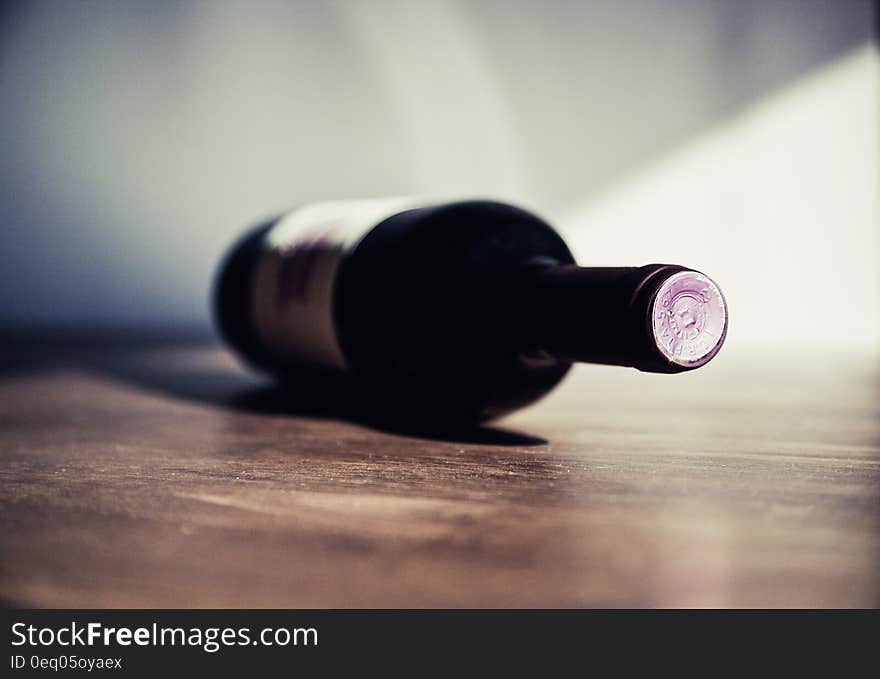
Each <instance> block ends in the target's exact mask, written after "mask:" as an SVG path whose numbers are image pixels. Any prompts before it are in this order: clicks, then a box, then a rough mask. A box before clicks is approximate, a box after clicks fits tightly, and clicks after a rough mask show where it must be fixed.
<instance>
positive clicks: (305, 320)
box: [216, 201, 726, 420]
mask: <svg viewBox="0 0 880 679" xmlns="http://www.w3.org/2000/svg"><path fill="white" fill-rule="evenodd" d="M653 266H654V267H655V268H654V269H651V270H650V271H643V270H641V269H635V268H628V269H619V270H618V269H614V270H611V269H607V270H602V269H581V268H579V267H576V266H575V263H574V258H573V257H572V255H571V252H570V251H569V249H568V247H567V246H566V244H565V243H564V241H563V240H562V238H561V237H560V236H559V235H558V234H557V233H556V231H555V230H554V229H553V228H552V227H550V226H549V225H548V224H547V223H545V222H544V221H543V220H541V219H540V218H538V217H537V216H535V215H533V214H531V213H529V212H526V211H524V210H521V209H519V208H516V207H514V206H511V205H506V204H502V203H496V202H490V201H467V202H459V203H446V204H439V205H428V206H417V205H412V204H411V203H407V202H405V201H391V202H381V201H355V202H351V203H332V204H324V205H319V206H311V207H308V208H304V209H302V210H299V211H294V212H293V213H291V214H289V215H285V216H283V217H281V218H279V219H277V220H274V221H272V222H270V223H268V224H266V225H264V226H263V227H260V228H258V229H257V230H255V231H254V232H253V233H252V234H251V235H250V236H249V237H248V238H246V239H245V240H244V241H243V242H242V243H240V244H239V245H238V246H236V247H235V248H234V249H233V252H232V253H231V255H230V257H229V258H228V259H227V261H226V263H225V264H224V266H223V268H222V270H221V273H220V277H219V284H218V286H217V295H216V304H217V316H218V321H219V326H220V329H221V332H222V334H223V335H224V337H225V338H226V339H227V341H228V342H229V343H230V344H232V345H233V347H235V348H236V349H237V350H238V351H239V352H240V353H241V354H243V355H244V356H245V357H246V358H247V359H248V360H249V361H250V362H251V363H252V364H254V365H256V366H258V367H261V368H263V369H265V370H268V371H270V372H272V373H273V374H275V375H278V376H280V377H282V379H285V380H287V381H294V382H295V381H297V379H298V378H297V376H298V375H302V374H303V371H304V369H306V370H314V369H318V370H319V371H325V372H327V373H333V374H336V375H340V374H342V375H344V376H345V379H346V380H347V381H348V382H349V383H351V384H353V385H356V389H357V390H358V391H359V392H360V394H361V396H362V397H363V398H364V399H366V400H367V401H369V402H370V403H371V404H372V405H374V406H376V407H379V408H383V407H384V408H388V409H392V410H400V411H406V414H407V416H415V417H419V416H420V415H421V416H424V417H426V418H437V417H452V418H455V419H471V420H481V419H487V418H491V417H495V416H498V415H500V414H503V413H505V412H507V411H509V410H512V409H515V408H518V407H521V406H524V405H526V404H528V403H530V402H532V401H534V400H536V399H538V398H540V397H541V396H543V395H544V394H546V393H547V392H548V391H550V390H551V389H552V388H553V387H554V386H555V385H556V384H557V383H558V382H559V381H560V380H561V379H562V378H563V377H564V375H565V373H566V372H567V371H568V369H569V367H570V365H571V362H572V361H574V360H590V361H594V362H606V363H617V364H622V365H636V367H642V368H643V369H651V370H654V369H656V370H658V371H670V372H671V371H675V370H677V369H679V368H680V369H685V368H684V367H682V366H679V365H677V364H676V363H675V362H670V361H667V360H666V359H665V358H664V357H663V356H662V355H661V354H662V352H659V351H657V350H656V349H657V347H656V346H655V344H654V343H653V340H650V338H651V337H653V336H654V335H653V334H652V330H651V328H650V327H649V326H650V323H651V322H652V313H653V311H654V309H653V306H651V305H652V304H654V303H655V300H654V297H655V295H656V293H657V290H656V289H655V288H656V286H654V285H653V284H652V285H648V286H647V288H648V289H649V294H648V297H647V298H646V299H645V300H643V299H642V297H645V295H644V294H643V295H641V297H640V296H639V294H637V293H638V291H639V290H641V288H644V287H645V282H644V281H646V280H652V277H653V279H656V278H663V279H665V278H668V277H669V276H671V275H673V274H674V273H677V272H678V271H680V270H683V269H682V267H672V269H669V265H653ZM664 267H665V268H664ZM602 272H605V273H602ZM615 272H616V273H615ZM658 272H661V273H662V275H660V273H658ZM640 286H641V287H640ZM695 294H697V297H699V293H695ZM634 300H635V301H634ZM700 304H701V302H699V299H698V302H697V306H700ZM679 306H681V305H679ZM692 306H693V305H692ZM642 307H644V309H643V308H642ZM688 308H689V309H690V307H688ZM658 309H659V307H658ZM661 312H662V313H661V315H660V316H655V318H654V320H655V321H656V319H657V318H660V319H661V321H660V322H666V321H665V319H666V315H665V314H666V311H665V310H661ZM683 318H684V317H683ZM609 319H611V320H612V323H611V325H613V326H614V327H613V329H612V331H611V332H610V333H609V332H607V328H603V327H602V325H603V323H607V322H608V321H609ZM685 320H686V321H688V322H689V321H690V320H691V319H690V318H688V319H685ZM685 320H682V321H680V323H684V322H685ZM645 324H648V325H645ZM667 325H668V323H667ZM704 325H705V322H704ZM689 327H691V332H693V328H692V326H689ZM725 327H726V317H725ZM701 330H702V328H701ZM707 332H708V331H707ZM643 337H648V338H649V339H648V340H645V342H644V347H643V346H642V345H640V344H638V342H634V340H633V338H636V339H638V338H643ZM639 352H642V353H641V354H640V353H639ZM642 354H644V355H642ZM673 356H674V349H673ZM630 357H635V358H633V359H632V360H630ZM655 365H656V366H657V367H654V366H655ZM645 366H647V367H645ZM670 367H671V369H670ZM294 388H296V385H294Z"/></svg>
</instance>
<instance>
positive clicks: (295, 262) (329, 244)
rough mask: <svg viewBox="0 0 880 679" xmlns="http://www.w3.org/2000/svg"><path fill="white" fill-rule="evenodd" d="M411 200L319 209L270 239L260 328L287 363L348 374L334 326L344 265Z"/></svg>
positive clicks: (260, 271) (258, 273)
mask: <svg viewBox="0 0 880 679" xmlns="http://www.w3.org/2000/svg"><path fill="white" fill-rule="evenodd" d="M411 207H416V204H415V201H414V200H413V199H408V198H386V199H373V200H356V201H339V202H329V203H316V204H314V205H308V206H306V207H303V208H300V209H298V210H294V211H293V212H291V213H289V214H287V215H285V216H284V217H282V218H281V219H279V220H278V222H277V223H276V224H275V226H273V227H272V228H271V229H270V230H269V232H268V233H267V234H266V241H265V249H264V251H263V252H262V253H261V254H260V259H259V261H258V262H257V265H256V270H255V272H254V284H253V288H252V294H253V300H252V305H251V309H253V316H254V317H253V321H254V324H255V327H256V329H257V333H258V334H259V335H260V338H261V339H262V340H263V342H264V343H265V345H266V347H267V348H268V349H269V350H270V351H271V352H272V353H273V354H275V355H276V356H278V357H280V358H282V359H288V360H294V361H299V362H301V363H317V364H320V365H323V366H327V367H331V368H338V369H340V370H345V369H346V367H347V366H346V360H345V355H344V354H343V353H342V348H341V347H340V346H339V339H338V337H337V334H336V326H335V323H334V321H333V291H334V288H335V284H336V274H337V272H338V270H339V265H340V263H341V262H342V259H343V257H344V256H345V255H346V253H348V252H349V251H350V250H352V249H353V248H354V247H355V246H356V245H357V243H358V242H359V241H360V240H361V238H362V237H363V236H364V235H366V234H367V233H368V232H369V231H370V230H371V229H372V228H373V227H374V226H376V225H377V224H379V223H380V222H381V221H383V220H384V219H385V218H387V217H390V216H391V215H393V214H396V213H398V212H401V211H403V210H406V209H408V208H411Z"/></svg>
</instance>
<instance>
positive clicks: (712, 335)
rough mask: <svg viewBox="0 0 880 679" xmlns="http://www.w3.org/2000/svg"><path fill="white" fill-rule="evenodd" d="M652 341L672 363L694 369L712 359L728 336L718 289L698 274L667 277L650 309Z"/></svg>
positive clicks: (723, 306) (681, 273) (686, 272)
mask: <svg viewBox="0 0 880 679" xmlns="http://www.w3.org/2000/svg"><path fill="white" fill-rule="evenodd" d="M651 327H652V330H653V332H654V342H655V343H656V345H657V349H658V350H659V351H660V353H661V354H662V355H663V356H664V357H665V358H666V359H667V360H669V361H670V362H671V363H674V364H675V365H679V366H682V367H684V368H697V367H699V366H701V365H703V364H705V363H708V362H709V361H710V360H712V357H713V356H715V354H717V353H718V350H719V349H720V348H721V345H722V344H723V343H724V337H725V335H726V334H727V304H726V303H725V301H724V296H723V295H722V294H721V290H719V289H718V286H717V285H715V283H714V282H712V280H711V279H709V278H708V277H707V276H704V275H703V274H701V273H699V272H697V271H681V272H679V273H677V274H673V275H672V276H670V277H669V278H667V279H666V280H665V281H664V282H663V284H662V285H661V286H660V289H659V290H658V291H657V295H656V296H655V297H654V304H653V308H652V310H651Z"/></svg>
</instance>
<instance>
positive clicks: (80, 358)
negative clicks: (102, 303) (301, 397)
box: [0, 339, 880, 607]
mask: <svg viewBox="0 0 880 679" xmlns="http://www.w3.org/2000/svg"><path fill="white" fill-rule="evenodd" d="M0 380H2V381H0V454H2V467H0V522H2V525H0V600H2V603H4V604H5V605H7V606H9V605H13V606H34V607H462V606H463V607H486V606H489V607H557V606H561V607H572V606H574V607H584V606H586V607H595V606H598V607H632V606H635V607H642V606H649V607H652V606H750V607H752V606H756V607H777V606H840V607H852V606H856V607H865V606H877V605H880V575H878V572H880V418H878V414H880V413H878V402H880V399H878V390H877V386H878V374H877V362H876V360H873V359H869V358H867V357H861V358H859V357H837V358H834V357H831V356H820V357H817V356H815V355H813V356H811V355H806V354H805V355H802V356H792V355H786V356H782V355H772V354H771V355H766V356H761V355H759V354H748V353H742V354H737V353H736V352H735V350H730V351H728V350H727V349H725V351H724V352H722V354H721V355H720V356H719V357H718V358H717V359H716V360H715V361H714V362H713V363H712V364H711V365H709V366H707V367H705V368H703V369H701V370H698V371H695V372H693V373H690V374H685V375H675V376H669V375H646V374H641V373H638V372H637V371H634V370H627V369H622V368H608V367H600V366H582V367H579V368H577V369H576V370H575V371H574V372H573V374H572V375H571V376H570V377H569V378H568V380H567V381H566V382H565V383H564V384H563V385H562V386H561V387H560V388H559V389H558V390H557V391H556V392H554V393H553V394H552V395H551V396H550V397H548V398H546V399H545V400H544V401H542V402H541V403H539V404H538V405H536V406H534V407H532V408H530V409H527V410H524V411H521V412H519V413H517V414H515V415H513V416H510V417H508V418H507V419H504V420H502V421H500V422H498V423H494V424H493V426H492V427H489V428H485V429H483V430H478V431H473V432H459V433H457V434H454V435H452V434H449V435H447V436H445V437H444V436H434V435H432V436H430V437H428V436H419V435H415V434H412V433H410V434H405V433H399V432H394V431H388V430H387V429H386V430H382V429H380V428H377V427H375V426H370V425H368V424H362V423H357V422H353V421H350V420H347V419H345V418H343V417H341V416H334V414H333V413H332V412H329V413H328V412H321V413H319V414H317V415H316V414H306V413H304V412H299V411H298V410H297V409H292V410H293V412H291V409H290V408H287V407H286V406H285V405H284V401H283V399H280V398H279V397H278V392H277V390H274V389H272V388H271V387H269V386H267V385H266V383H265V382H264V381H263V380H261V379H260V378H259V377H256V376H253V375H251V374H249V373H248V372H246V371H244V370H243V369H241V368H240V367H239V366H238V365H237V363H236V362H235V360H234V359H233V358H232V357H231V356H230V355H229V354H227V353H226V352H225V351H223V350H222V349H220V348H218V347H217V346H216V345H213V344H210V343H207V344H198V343H173V342H165V343H158V344H156V345H151V344H150V343H149V342H131V341H127V340H126V341H119V342H103V343H97V344H93V345H88V344H86V345H80V346H78V347H75V348H71V347H70V346H68V345H66V344H64V343H57V342H56V343H54V344H53V343H43V342H40V341H39V340H38V339H37V340H34V341H33V342H27V343H25V344H24V345H22V344H21V343H19V344H18V345H16V346H15V347H12V348H8V349H6V350H5V353H4V356H3V361H2V373H0Z"/></svg>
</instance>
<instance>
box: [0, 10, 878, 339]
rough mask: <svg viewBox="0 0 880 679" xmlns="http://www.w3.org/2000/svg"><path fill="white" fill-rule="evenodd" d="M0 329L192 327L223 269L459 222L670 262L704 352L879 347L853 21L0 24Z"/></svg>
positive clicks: (121, 18) (571, 18) (134, 19)
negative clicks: (373, 214) (696, 277)
mask: <svg viewBox="0 0 880 679" xmlns="http://www.w3.org/2000/svg"><path fill="white" fill-rule="evenodd" d="M0 16H2V24H0V83H2V87H3V92H4V102H3V107H2V109H0V123H2V124H0V152H2V154H0V158H2V160H0V173H2V176H0V178H2V182H0V185H2V189H0V191H2V193H0V219H2V221H0V224H2V230H3V231H2V233H3V237H2V241H0V244H2V249H0V284H2V292H3V294H2V296H0V323H2V324H3V325H5V326H9V325H17V326H21V325H34V324H37V325H39V324H46V323H51V324H57V323H62V324H64V323H87V324H99V325H114V324H117V325H118V324H178V325H192V326H195V327H207V325H208V324H209V322H210V318H209V311H210V310H209V306H208V301H207V300H208V291H209V288H210V283H211V278H212V276H213V270H214V267H215V266H216V264H217V262H218V260H219V258H220V256H221V255H222V253H223V251H224V250H225V248H226V247H227V246H228V245H229V244H230V243H231V242H232V240H233V239H234V238H235V237H236V236H237V235H238V234H239V233H240V232H241V231H242V230H243V229H244V228H245V227H246V226H247V225H249V224H251V223H254V222H255V221H256V220H258V219H260V218H262V217H264V216H267V215H271V214H273V213H275V212H278V211H280V210H283V209H286V208H288V207H291V206H294V205H297V204H301V203H305V202H309V201H314V200H321V199H326V198H346V197H353V198H354V197H363V196H379V195H400V194H413V193H414V194H423V195H444V196H445V195H457V194H462V195H467V196H487V197H497V198H502V199H507V200H511V201H514V202H517V203H520V204H523V205H525V206H527V207H531V208H533V209H535V210H537V211H538V212H540V213H541V214H543V215H544V216H546V217H548V218H549V219H550V220H551V221H553V222H554V223H555V224H556V225H557V226H559V228H560V229H561V230H562V231H563V233H564V234H565V235H566V237H567V238H568V239H569V240H570V241H571V242H572V244H573V246H574V248H575V250H576V251H577V254H578V255H579V258H580V259H581V261H582V262H583V263H585V264H596V265H603V264H605V265H630V264H631V265H636V264H643V263H647V262H651V261H672V262H676V263H682V264H686V265H689V266H693V267H695V268H699V269H702V270H704V271H705V272H706V273H708V274H709V275H711V276H713V277H714V278H715V279H716V280H717V281H718V282H719V283H720V284H721V286H722V289H724V290H725V292H726V293H727V295H728V298H729V303H730V307H731V333H730V340H729V342H730V344H731V345H741V346H747V345H748V346H754V345H766V344H776V343H781V342H787V343H790V342H792V341H795V342H798V343H800V344H802V345H803V346H814V345H819V346H826V347H836V348H839V349H860V350H861V349H867V348H871V349H874V348H877V347H878V346H880V294H878V293H880V279H878V263H880V262H878V258H880V235H878V234H880V206H878V195H877V191H878V187H880V171H878V150H880V137H878V119H880V111H878V101H880V84H878V83H880V75H878V74H880V66H878V54H877V49H876V45H875V44H874V43H873V42H872V40H873V31H874V28H875V25H876V16H875V12H874V8H873V4H872V3H871V2H869V1H868V0H827V1H825V2H818V1H812V0H799V1H791V0H764V1H758V0H738V1H737V0H667V1H662V0H626V1H622V2H621V1H618V2H614V1H612V0H608V1H602V2H576V1H574V0H571V1H565V0H552V1H549V2H548V1H542V2H538V1H536V0H532V1H525V0H508V1H505V2H503V1H501V0H470V1H466V0H433V1H425V2H403V1H389V0H372V1H370V2H361V1H357V0H350V1H348V2H344V1H332V2H318V1H317V0H310V1H306V0H299V1H296V2H275V1H272V2H243V1H242V2H185V3H173V2H112V3H111V2H46V1H42V0H41V1H36V0H33V1H30V2H17V3H11V4H10V3H6V5H5V6H4V9H3V10H2V15H0Z"/></svg>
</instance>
